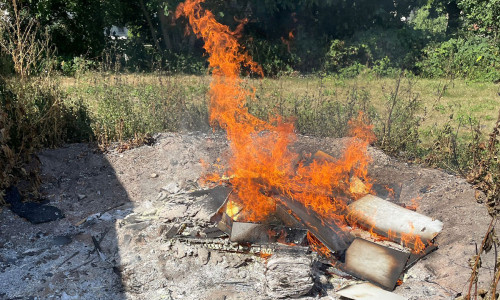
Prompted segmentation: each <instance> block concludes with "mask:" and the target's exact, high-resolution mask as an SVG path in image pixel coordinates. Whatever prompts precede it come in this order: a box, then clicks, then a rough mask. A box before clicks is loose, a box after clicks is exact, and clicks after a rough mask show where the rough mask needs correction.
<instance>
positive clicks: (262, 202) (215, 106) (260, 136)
mask: <svg viewBox="0 0 500 300" xmlns="http://www.w3.org/2000/svg"><path fill="white" fill-rule="evenodd" d="M203 2H204V0H186V1H185V2H184V3H181V4H180V5H179V7H178V8H177V10H176V17H177V18H179V17H181V16H184V17H186V18H187V19H188V21H189V24H190V26H191V28H192V29H193V32H194V33H195V34H196V35H197V36H198V37H199V38H202V39H203V41H204V42H205V44H204V49H205V50H206V52H207V53H208V62H209V66H210V69H211V71H212V78H213V79H212V82H211V84H210V92H209V96H210V122H211V124H212V125H213V126H220V127H221V128H222V129H224V130H225V131H226V132H227V138H228V140H229V142H230V151H231V155H230V158H229V165H228V166H227V169H226V171H225V174H224V177H217V176H214V177H213V178H212V179H221V178H226V179H227V180H228V181H229V183H230V184H231V185H232V186H233V187H234V191H235V194H234V197H232V199H231V201H233V202H234V205H233V204H231V205H232V206H231V208H230V209H229V210H230V212H231V214H233V215H234V214H235V213H236V211H237V215H238V219H244V220H246V221H252V222H259V221H263V220H265V219H266V218H267V217H268V216H269V215H270V214H272V213H273V212H274V210H275V206H276V203H275V200H273V193H274V194H276V193H280V194H281V195H284V196H286V197H290V198H294V199H295V200H297V201H300V202H302V203H303V204H304V205H305V206H306V207H308V208H310V209H313V210H315V211H316V212H318V213H319V214H320V215H321V216H322V217H324V218H329V219H331V220H334V221H335V222H336V223H337V224H338V225H339V226H345V222H344V210H345V208H346V205H347V204H346V202H345V200H344V199H345V198H343V197H339V196H336V195H345V196H346V197H348V198H353V199H357V198H359V197H360V196H362V195H360V194H359V193H358V192H357V191H359V186H360V182H362V184H363V185H364V186H365V187H364V189H365V190H366V191H369V190H370V188H371V183H370V179H369V178H368V176H367V166H368V164H369V163H370V162H371V160H370V157H369V155H368V154H367V146H368V145H369V143H371V142H372V141H373V140H374V135H373V133H372V126H370V125H367V120H366V117H365V116H364V115H363V114H359V115H358V117H357V118H356V119H354V120H352V121H351V122H349V126H350V133H351V135H352V136H354V137H356V138H354V139H352V140H351V141H350V142H349V143H348V144H347V147H346V150H345V151H344V153H343V154H342V156H341V157H339V158H337V159H333V160H331V161H325V160H313V162H312V163H310V164H306V163H305V162H304V161H302V160H301V159H300V156H299V155H298V154H297V153H294V152H292V151H291V150H290V149H289V146H290V145H291V144H293V143H294V142H295V141H296V135H295V134H294V126H293V124H292V123H290V122H286V121H284V120H283V118H282V117H281V116H275V117H272V118H271V120H270V121H269V122H265V121H263V120H261V119H259V118H257V117H255V116H253V115H252V114H250V113H249V111H248V109H247V107H246V106H245V104H246V102H247V100H249V99H252V98H253V97H254V90H253V89H250V90H248V89H245V88H243V87H242V79H241V78H240V73H241V72H242V69H244V70H249V71H250V72H252V73H253V74H257V75H259V76H263V72H262V69H261V68H260V66H258V65H257V63H255V62H254V61H253V60H252V58H251V57H250V56H249V55H248V54H247V53H246V52H245V49H244V48H243V47H242V46H241V45H240V44H239V43H238V35H239V33H240V32H241V30H242V28H243V25H244V24H245V22H246V20H243V21H242V22H241V24H240V25H239V26H238V27H237V28H236V29H235V30H234V31H232V30H231V29H230V28H229V27H228V26H226V25H223V24H220V23H219V22H217V21H216V19H215V17H214V15H213V13H212V12H210V11H207V10H205V9H203V7H202V3H203ZM352 178H357V180H359V182H358V181H357V180H353V179H352ZM355 181H356V182H355ZM235 207H237V208H238V209H237V210H234V209H235ZM240 208H241V209H240Z"/></svg>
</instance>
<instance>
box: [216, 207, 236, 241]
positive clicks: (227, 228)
mask: <svg viewBox="0 0 500 300" xmlns="http://www.w3.org/2000/svg"><path fill="white" fill-rule="evenodd" d="M217 228H219V229H220V230H222V231H224V232H225V233H226V234H227V235H229V236H231V230H232V228H233V219H231V217H230V216H228V215H227V214H226V213H224V212H223V213H221V214H220V220H219V222H218V223H217Z"/></svg>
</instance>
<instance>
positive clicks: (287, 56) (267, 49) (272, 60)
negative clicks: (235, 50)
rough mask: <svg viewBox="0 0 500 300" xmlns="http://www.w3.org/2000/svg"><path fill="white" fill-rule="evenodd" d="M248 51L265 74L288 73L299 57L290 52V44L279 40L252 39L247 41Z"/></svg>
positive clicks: (277, 74)
mask: <svg viewBox="0 0 500 300" xmlns="http://www.w3.org/2000/svg"><path fill="white" fill-rule="evenodd" d="M247 47H248V52H249V54H250V55H251V56H252V58H253V59H254V60H255V61H256V62H257V63H258V64H259V65H260V66H261V67H262V70H263V71H264V75H265V76H279V75H284V74H289V73H291V72H292V71H293V69H294V67H295V66H296V65H297V64H298V62H299V58H298V57H297V56H296V55H295V54H293V53H292V52H290V48H289V47H290V46H289V45H288V46H287V45H286V44H284V43H282V42H279V43H276V42H272V41H266V40H261V39H252V40H250V41H248V42H247Z"/></svg>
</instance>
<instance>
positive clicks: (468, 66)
mask: <svg viewBox="0 0 500 300" xmlns="http://www.w3.org/2000/svg"><path fill="white" fill-rule="evenodd" d="M423 53H424V58H423V59H422V60H421V61H420V62H418V63H417V68H418V73H419V74H421V75H422V76H424V77H429V78H439V77H446V76H450V77H458V78H467V79H471V80H477V81H494V80H498V79H500V48H499V47H498V46H497V45H495V44H494V43H493V42H492V40H491V39H489V38H487V37H480V36H471V37H469V38H467V39H466V38H462V37H460V38H452V39H449V40H447V41H445V42H442V43H439V44H435V45H430V46H428V47H426V48H425V49H424V51H423Z"/></svg>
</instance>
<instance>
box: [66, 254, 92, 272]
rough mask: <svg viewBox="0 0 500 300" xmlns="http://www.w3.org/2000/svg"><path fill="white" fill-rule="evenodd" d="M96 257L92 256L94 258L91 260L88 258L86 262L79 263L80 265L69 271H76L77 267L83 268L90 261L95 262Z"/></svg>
mask: <svg viewBox="0 0 500 300" xmlns="http://www.w3.org/2000/svg"><path fill="white" fill-rule="evenodd" d="M94 259H95V257H93V258H92V259H90V260H87V261H86V262H84V263H82V264H80V265H78V266H76V267H74V268H73V269H71V270H69V271H70V272H73V271H76V270H77V269H79V268H81V267H83V266H85V265H88V264H89V263H91V262H93V261H94Z"/></svg>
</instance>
